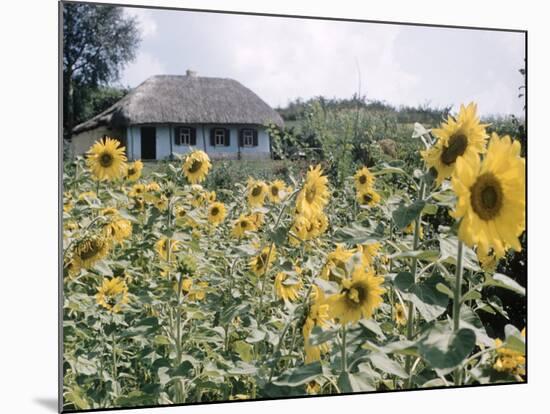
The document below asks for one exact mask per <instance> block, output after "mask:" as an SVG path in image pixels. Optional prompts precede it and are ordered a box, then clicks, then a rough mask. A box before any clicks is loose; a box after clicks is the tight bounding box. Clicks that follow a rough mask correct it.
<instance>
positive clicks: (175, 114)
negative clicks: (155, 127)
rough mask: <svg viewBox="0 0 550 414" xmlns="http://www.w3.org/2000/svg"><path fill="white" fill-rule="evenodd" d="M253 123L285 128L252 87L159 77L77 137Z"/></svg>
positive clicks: (227, 81) (226, 81)
mask: <svg viewBox="0 0 550 414" xmlns="http://www.w3.org/2000/svg"><path fill="white" fill-rule="evenodd" d="M177 123H182V124H184V123H205V124H251V125H264V124H267V123H274V124H276V125H279V126H282V125H283V120H282V118H281V116H280V115H279V114H278V113H277V112H276V111H274V110H273V109H272V108H271V107H270V106H269V105H268V104H266V103H265V102H264V101H262V100H261V99H260V97H259V96H258V95H256V94H255V93H254V92H252V91H251V90H250V89H248V88H246V87H244V86H243V85H241V84H240V83H239V82H237V81H235V80H233V79H222V78H207V77H199V76H195V75H194V74H188V75H186V76H176V75H157V76H153V77H150V78H149V79H147V80H146V81H145V82H143V83H142V84H140V85H139V86H137V87H136V88H135V89H133V90H132V91H131V92H130V93H128V95H126V96H125V97H124V98H122V99H121V100H120V101H118V102H117V103H115V104H114V105H113V106H111V107H110V108H108V109H106V110H105V111H103V112H102V113H100V114H98V115H96V116H94V117H93V118H92V119H90V120H88V121H86V122H83V123H82V124H80V125H77V126H76V127H75V128H74V129H73V132H74V133H80V132H84V131H87V130H90V129H94V128H97V127H99V126H110V127H112V128H120V127H127V126H129V125H139V124H177Z"/></svg>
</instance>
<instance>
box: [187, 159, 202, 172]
mask: <svg viewBox="0 0 550 414" xmlns="http://www.w3.org/2000/svg"><path fill="white" fill-rule="evenodd" d="M201 167H202V162H201V161H199V160H193V162H192V163H191V166H190V167H189V168H188V170H187V171H189V172H190V173H196V172H197V171H199V170H200V169H201Z"/></svg>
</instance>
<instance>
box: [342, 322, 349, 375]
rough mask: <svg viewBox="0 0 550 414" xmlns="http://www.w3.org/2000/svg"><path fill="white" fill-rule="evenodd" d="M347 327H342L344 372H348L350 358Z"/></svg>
mask: <svg viewBox="0 0 550 414" xmlns="http://www.w3.org/2000/svg"><path fill="white" fill-rule="evenodd" d="M346 346H347V344H346V325H345V324H344V325H342V372H347V371H348V357H347V354H346Z"/></svg>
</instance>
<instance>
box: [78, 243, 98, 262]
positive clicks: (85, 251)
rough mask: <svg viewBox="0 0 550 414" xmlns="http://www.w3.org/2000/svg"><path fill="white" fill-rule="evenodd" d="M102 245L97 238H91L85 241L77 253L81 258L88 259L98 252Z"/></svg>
mask: <svg viewBox="0 0 550 414" xmlns="http://www.w3.org/2000/svg"><path fill="white" fill-rule="evenodd" d="M102 247H103V243H101V242H99V241H97V240H91V241H89V242H88V243H86V244H85V245H84V247H83V248H82V249H80V251H79V253H78V254H79V256H80V258H81V259H82V260H88V259H91V258H92V257H95V256H96V255H97V254H99V252H100V250H101V248H102Z"/></svg>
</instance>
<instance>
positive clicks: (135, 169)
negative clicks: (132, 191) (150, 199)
mask: <svg viewBox="0 0 550 414" xmlns="http://www.w3.org/2000/svg"><path fill="white" fill-rule="evenodd" d="M141 170H143V163H142V162H141V160H137V161H134V162H133V163H131V164H128V166H127V168H126V179H127V180H128V181H137V180H139V177H141Z"/></svg>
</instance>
